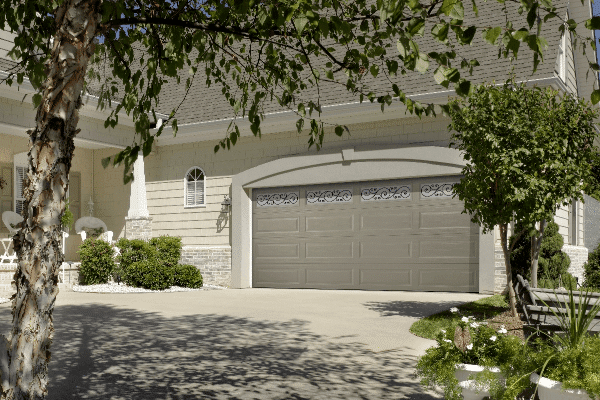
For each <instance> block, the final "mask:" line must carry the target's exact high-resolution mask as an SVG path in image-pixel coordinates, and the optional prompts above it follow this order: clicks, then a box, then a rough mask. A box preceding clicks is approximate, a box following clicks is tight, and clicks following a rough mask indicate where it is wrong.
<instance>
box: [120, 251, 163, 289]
mask: <svg viewBox="0 0 600 400" xmlns="http://www.w3.org/2000/svg"><path fill="white" fill-rule="evenodd" d="M173 276H174V268H173V267H170V266H167V265H164V264H161V263H159V262H157V260H156V259H154V260H142V261H138V262H134V263H133V264H131V265H129V266H128V267H127V268H126V269H124V270H123V280H124V281H125V282H127V284H129V285H130V286H134V287H143V288H144V289H150V290H164V289H167V288H169V287H171V286H172V285H173Z"/></svg>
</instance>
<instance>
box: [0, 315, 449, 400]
mask: <svg viewBox="0 0 600 400" xmlns="http://www.w3.org/2000/svg"><path fill="white" fill-rule="evenodd" d="M6 311H8V313H7V312H6ZM0 316H1V317H2V319H4V320H5V321H6V318H9V317H10V309H9V308H4V309H2V310H0ZM54 321H55V328H56V332H55V336H54V343H53V346H52V361H51V363H50V366H49V370H50V372H49V375H50V385H49V388H48V391H49V395H48V397H47V399H49V400H57V399H102V400H104V399H111V400H112V399H114V400H117V399H119V400H120V399H136V400H137V399H403V398H406V399H423V400H433V399H440V398H442V396H441V395H437V394H430V393H425V392H424V391H423V389H422V388H421V387H420V386H419V385H418V383H417V381H416V380H415V379H414V378H413V376H412V375H413V371H414V366H415V363H416V358H415V357H414V356H411V355H409V354H407V353H405V352H403V351H402V349H398V350H395V351H387V352H380V353H375V352H373V351H371V350H370V349H368V348H367V347H366V346H365V345H364V344H361V343H339V342H336V341H334V340H332V339H330V338H327V337H324V336H320V335H317V334H315V333H314V332H311V331H310V329H309V328H308V322H307V321H301V320H290V321H286V322H274V321H261V320H256V319H247V318H236V317H231V316H227V315H216V314H208V315H191V316H179V317H174V318H166V317H164V316H163V315H159V314H157V313H152V312H141V311H139V310H136V309H126V308H123V307H114V306H110V305H103V304H87V305H65V306H57V307H56V309H55V313H54ZM4 325H5V324H2V327H4Z"/></svg>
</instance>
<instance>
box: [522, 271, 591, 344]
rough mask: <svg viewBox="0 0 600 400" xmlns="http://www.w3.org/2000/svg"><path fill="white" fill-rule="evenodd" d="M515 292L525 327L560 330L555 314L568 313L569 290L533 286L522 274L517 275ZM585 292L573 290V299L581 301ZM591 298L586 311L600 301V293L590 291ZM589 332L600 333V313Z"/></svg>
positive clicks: (529, 328) (534, 329)
mask: <svg viewBox="0 0 600 400" xmlns="http://www.w3.org/2000/svg"><path fill="white" fill-rule="evenodd" d="M515 294H516V296H517V302H518V303H519V305H520V307H521V310H522V312H523V317H524V319H525V321H524V324H523V326H524V328H527V329H528V330H531V331H536V332H537V331H538V330H539V331H542V332H559V331H561V330H562V328H561V327H560V323H559V319H558V318H557V317H556V315H554V313H556V314H559V315H561V314H566V313H567V310H566V308H565V304H566V303H568V302H569V292H568V291H567V290H554V289H540V288H532V287H530V286H529V283H528V282H527V280H526V279H524V278H523V277H522V276H521V275H517V282H516V284H515ZM584 295H585V292H581V291H573V300H574V301H575V302H576V303H579V302H580V301H581V299H582V298H583V296H584ZM589 296H590V298H591V300H590V302H589V305H588V307H587V309H586V310H585V311H586V312H587V311H589V310H590V309H592V307H593V306H594V305H595V304H596V303H597V302H600V293H590V294H589ZM588 331H589V332H592V333H600V313H599V314H597V315H596V317H595V318H594V321H593V322H592V323H591V325H590V327H589V329H588Z"/></svg>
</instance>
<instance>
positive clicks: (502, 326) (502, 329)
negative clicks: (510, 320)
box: [498, 325, 508, 333]
mask: <svg viewBox="0 0 600 400" xmlns="http://www.w3.org/2000/svg"><path fill="white" fill-rule="evenodd" d="M507 332H508V331H507V330H506V328H505V327H504V325H500V329H499V330H498V333H507Z"/></svg>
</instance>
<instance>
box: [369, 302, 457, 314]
mask: <svg viewBox="0 0 600 400" xmlns="http://www.w3.org/2000/svg"><path fill="white" fill-rule="evenodd" d="M463 303H465V302H464V301H439V302H428V301H369V302H367V303H365V304H364V305H365V307H367V308H368V309H369V310H371V311H377V312H379V313H380V315H381V316H382V317H395V316H399V317H413V318H424V317H427V316H429V315H432V314H435V313H438V312H440V311H444V310H448V309H450V308H451V307H454V306H458V305H460V304H463Z"/></svg>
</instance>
